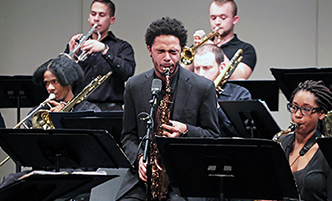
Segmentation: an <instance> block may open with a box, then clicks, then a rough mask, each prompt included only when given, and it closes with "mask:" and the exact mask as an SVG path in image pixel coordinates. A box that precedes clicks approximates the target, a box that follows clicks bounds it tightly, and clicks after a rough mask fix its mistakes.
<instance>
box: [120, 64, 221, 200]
mask: <svg viewBox="0 0 332 201" xmlns="http://www.w3.org/2000/svg"><path fill="white" fill-rule="evenodd" d="M178 70H179V78H178V82H177V84H178V86H177V90H176V91H175V93H176V94H175V97H176V99H175V100H173V101H174V103H173V104H174V106H173V111H172V113H173V114H172V117H171V120H176V121H179V122H182V123H185V124H187V127H188V133H187V137H218V136H219V128H218V117H217V110H216V105H217V98H216V93H215V87H214V83H213V82H212V81H210V80H208V79H206V78H203V77H201V76H199V75H196V74H194V73H192V72H190V71H188V70H186V69H184V68H182V67H180V66H179V68H178ZM153 79H154V69H151V70H149V71H146V72H144V73H142V74H140V75H137V76H134V77H131V78H130V79H129V80H128V82H127V85H126V90H125V94H124V101H125V108H124V116H123V131H122V134H121V143H122V145H123V149H124V151H125V153H126V155H127V156H128V158H129V160H130V162H131V163H132V164H133V165H134V166H137V164H136V160H137V156H138V155H139V154H141V153H143V150H144V149H143V147H140V149H138V146H139V143H140V138H142V137H143V136H145V134H146V122H145V121H140V120H139V119H138V118H137V116H138V114H139V113H141V112H146V113H149V112H150V104H149V100H150V99H151V84H152V80H153ZM143 144H144V143H143ZM136 168H137V167H136ZM138 181H139V178H138V174H137V173H136V172H134V171H132V172H128V174H127V175H126V176H125V178H124V181H123V184H122V186H121V188H120V191H119V192H118V196H117V197H118V198H120V197H121V196H123V195H124V194H125V193H126V192H127V191H129V190H130V189H131V188H132V187H133V186H134V185H135V184H137V183H138Z"/></svg>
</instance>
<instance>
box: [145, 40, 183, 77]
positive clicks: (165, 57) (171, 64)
mask: <svg viewBox="0 0 332 201" xmlns="http://www.w3.org/2000/svg"><path fill="white" fill-rule="evenodd" d="M148 50H149V52H150V55H151V58H152V62H153V65H154V69H155V72H156V74H157V76H158V77H159V78H161V79H164V73H165V70H164V68H166V67H168V68H170V74H171V76H172V75H173V74H174V73H175V72H176V70H177V66H178V64H179V61H180V54H181V46H180V40H179V39H178V38H177V37H175V36H173V35H160V36H157V37H156V38H155V39H154V41H153V44H152V46H151V47H148Z"/></svg>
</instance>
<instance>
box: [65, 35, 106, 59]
mask: <svg viewBox="0 0 332 201" xmlns="http://www.w3.org/2000/svg"><path fill="white" fill-rule="evenodd" d="M82 36H83V34H76V35H74V36H73V37H72V38H71V39H70V41H69V52H72V51H73V50H74V48H75V47H76V46H77V45H78V43H77V41H79V40H80V38H81V37H82ZM108 49H109V47H106V46H105V44H104V43H102V42H100V41H98V40H95V39H89V40H86V41H84V42H83V44H82V45H81V47H80V50H81V51H82V52H86V53H87V54H89V55H91V54H92V53H94V52H101V53H102V54H105V53H106V52H107V50H108ZM76 54H78V53H77V52H76Z"/></svg>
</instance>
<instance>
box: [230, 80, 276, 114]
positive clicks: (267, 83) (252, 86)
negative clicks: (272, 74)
mask: <svg viewBox="0 0 332 201" xmlns="http://www.w3.org/2000/svg"><path fill="white" fill-rule="evenodd" d="M228 82H229V83H233V84H237V85H240V86H242V87H244V88H246V89H248V90H249V92H250V94H251V99H260V100H263V101H265V102H266V104H267V106H268V107H269V108H270V110H271V111H278V108H279V87H278V85H277V82H276V81H275V80H229V81H228Z"/></svg>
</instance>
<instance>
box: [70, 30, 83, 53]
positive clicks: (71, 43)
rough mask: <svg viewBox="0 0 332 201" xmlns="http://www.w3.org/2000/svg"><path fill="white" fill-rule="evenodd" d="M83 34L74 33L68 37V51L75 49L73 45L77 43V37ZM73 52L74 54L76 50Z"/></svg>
mask: <svg viewBox="0 0 332 201" xmlns="http://www.w3.org/2000/svg"><path fill="white" fill-rule="evenodd" d="M82 35H83V34H76V35H75V36H73V37H72V38H71V39H70V41H69V43H68V45H69V52H72V51H73V49H75V47H76V45H77V42H76V41H77V40H78V39H79V37H81V36H82ZM75 54H76V52H75Z"/></svg>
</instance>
